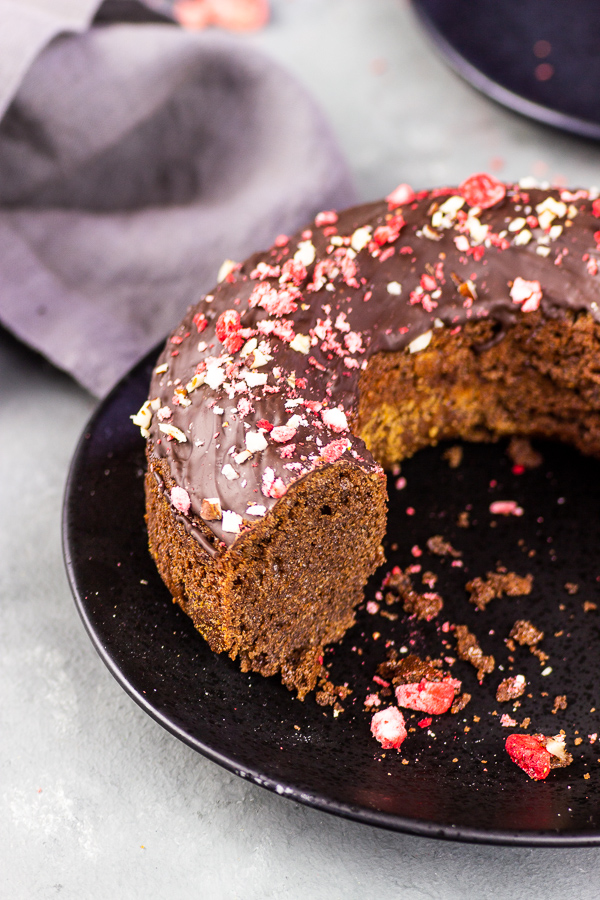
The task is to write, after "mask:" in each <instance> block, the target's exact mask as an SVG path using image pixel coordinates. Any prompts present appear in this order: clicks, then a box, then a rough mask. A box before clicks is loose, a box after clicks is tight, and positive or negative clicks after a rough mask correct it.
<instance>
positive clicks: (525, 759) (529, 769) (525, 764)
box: [506, 734, 552, 781]
mask: <svg viewBox="0 0 600 900" xmlns="http://www.w3.org/2000/svg"><path fill="white" fill-rule="evenodd" d="M506 752H507V753H508V755H509V756H510V758H511V759H512V761H513V762H514V763H516V764H517V765H518V766H519V768H521V769H523V771H524V772H525V773H526V774H527V775H529V777H530V778H533V780H534V781H543V780H544V778H547V777H548V775H549V773H550V760H551V759H552V757H551V755H550V753H549V752H548V751H547V750H546V748H545V747H544V745H543V744H542V743H541V742H540V741H539V740H538V739H537V738H535V737H533V735H531V734H509V736H508V737H507V738H506Z"/></svg>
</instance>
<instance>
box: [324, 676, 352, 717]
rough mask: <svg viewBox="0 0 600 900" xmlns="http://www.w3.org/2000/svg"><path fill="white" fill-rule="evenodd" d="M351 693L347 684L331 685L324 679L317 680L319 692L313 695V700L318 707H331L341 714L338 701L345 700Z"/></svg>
mask: <svg viewBox="0 0 600 900" xmlns="http://www.w3.org/2000/svg"><path fill="white" fill-rule="evenodd" d="M351 693H352V690H351V688H349V687H348V685H347V684H340V685H337V684H333V683H332V682H331V681H328V680H327V679H326V678H321V679H320V680H319V690H318V691H317V693H316V694H315V700H316V701H317V703H318V704H319V706H333V707H334V709H337V711H338V712H343V709H342V707H341V706H340V705H339V702H338V701H339V700H345V699H346V697H348V696H349V695H350V694H351Z"/></svg>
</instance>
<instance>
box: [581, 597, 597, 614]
mask: <svg viewBox="0 0 600 900" xmlns="http://www.w3.org/2000/svg"><path fill="white" fill-rule="evenodd" d="M582 606H583V611H584V612H586V613H587V612H593V611H594V610H595V609H598V604H597V603H592V601H591V600H584V602H583V604H582Z"/></svg>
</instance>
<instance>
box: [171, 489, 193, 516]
mask: <svg viewBox="0 0 600 900" xmlns="http://www.w3.org/2000/svg"><path fill="white" fill-rule="evenodd" d="M170 496H171V503H172V504H173V506H174V507H175V509H177V510H179V512H181V513H183V514H184V516H187V514H188V512H189V511H190V506H191V502H192V501H191V500H190V495H189V494H188V492H187V491H186V490H185V489H184V488H182V487H177V486H175V487H173V488H171V494H170Z"/></svg>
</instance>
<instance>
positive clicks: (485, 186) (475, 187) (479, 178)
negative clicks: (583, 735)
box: [459, 172, 506, 209]
mask: <svg viewBox="0 0 600 900" xmlns="http://www.w3.org/2000/svg"><path fill="white" fill-rule="evenodd" d="M459 191H460V193H461V196H463V197H464V198H465V200H466V201H467V203H468V204H469V206H479V207H480V209H489V207H490V206H495V205H496V203H499V202H500V201H501V200H503V199H504V197H505V196H506V187H505V185H504V184H502V182H501V181H498V179H497V178H494V177H493V176H492V175H488V174H487V173H486V172H479V173H478V174H476V175H471V177H470V178H467V179H466V180H465V181H463V183H462V184H461V185H460V187H459Z"/></svg>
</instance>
